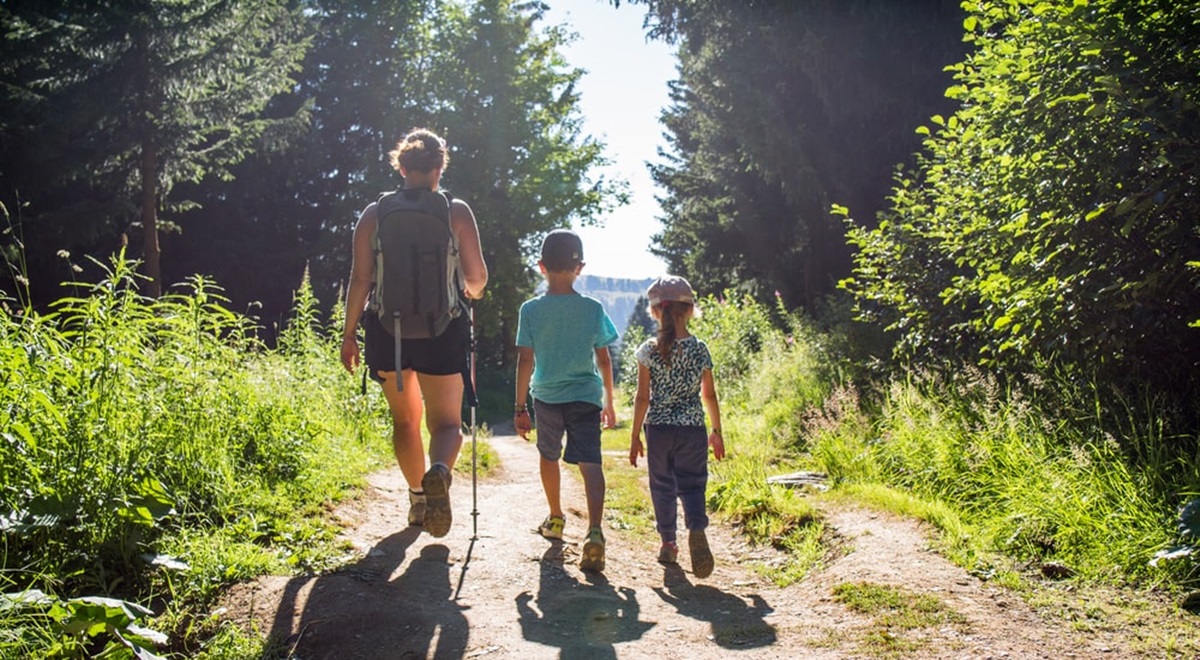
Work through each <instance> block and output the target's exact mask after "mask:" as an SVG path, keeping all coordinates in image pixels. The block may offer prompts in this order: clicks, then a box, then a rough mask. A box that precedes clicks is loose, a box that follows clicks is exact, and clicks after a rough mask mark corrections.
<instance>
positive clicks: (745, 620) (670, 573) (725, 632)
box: [654, 565, 777, 649]
mask: <svg viewBox="0 0 1200 660" xmlns="http://www.w3.org/2000/svg"><path fill="white" fill-rule="evenodd" d="M663 584H664V585H665V587H654V593H656V594H658V596H659V598H662V599H663V601H664V602H666V603H668V604H669V605H671V606H673V607H674V608H675V609H676V610H677V611H678V612H679V613H680V614H682V615H683V616H686V617H688V618H692V619H696V620H698V621H707V622H708V623H709V625H711V626H712V637H713V641H714V642H716V643H717V644H719V645H720V646H721V647H723V648H727V649H752V648H761V647H764V646H771V645H773V644H774V643H775V641H776V639H777V635H776V632H775V627H774V626H772V625H771V624H769V623H767V622H766V620H765V617H766V616H767V615H768V614H770V613H771V612H773V611H774V608H772V607H771V606H770V605H768V604H767V602H766V601H765V600H763V598H762V596H759V595H758V594H751V595H750V596H749V598H750V601H751V602H749V603H747V602H746V601H745V600H744V599H742V598H741V597H739V596H736V595H734V594H730V593H725V592H724V591H721V590H720V589H717V588H716V587H712V586H709V585H707V584H695V585H694V584H692V583H691V582H688V579H687V574H686V573H684V572H683V569H681V568H680V567H679V566H678V565H666V566H663Z"/></svg>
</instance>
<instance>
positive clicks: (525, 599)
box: [516, 541, 654, 660]
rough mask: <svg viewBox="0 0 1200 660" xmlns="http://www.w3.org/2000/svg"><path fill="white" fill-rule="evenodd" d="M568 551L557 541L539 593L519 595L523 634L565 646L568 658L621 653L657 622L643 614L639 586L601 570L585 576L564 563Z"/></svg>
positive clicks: (545, 557)
mask: <svg viewBox="0 0 1200 660" xmlns="http://www.w3.org/2000/svg"><path fill="white" fill-rule="evenodd" d="M562 551H563V544H562V542H561V541H555V542H553V544H552V545H551V547H550V549H549V550H547V551H546V553H545V554H544V555H543V556H542V560H541V562H539V564H540V567H541V575H540V580H539V582H538V592H537V597H536V598H535V597H534V596H533V595H532V594H530V593H529V592H528V591H525V592H522V593H521V594H519V595H518V596H517V597H516V605H517V614H518V615H519V616H520V623H521V633H522V635H524V637H525V639H526V640H528V641H530V642H535V643H538V644H543V645H546V646H553V647H557V648H559V649H561V651H560V653H559V657H560V658H564V659H566V658H569V659H571V660H575V658H595V659H601V658H616V657H617V652H616V649H615V648H614V645H615V644H620V643H622V642H631V641H634V640H637V639H640V638H641V637H642V635H644V634H646V631H647V630H649V629H650V628H652V627H653V626H654V624H653V623H650V622H648V621H639V620H638V617H639V614H640V607H639V606H638V601H637V595H636V594H635V593H634V590H633V589H629V588H626V587H621V588H620V589H614V588H613V586H612V585H611V584H609V582H608V580H607V579H606V578H605V577H604V576H603V575H601V574H598V573H589V574H587V576H586V580H587V582H586V583H583V582H580V581H579V580H577V579H576V578H575V577H573V576H572V575H570V574H569V573H567V572H566V570H564V569H563V554H562ZM535 605H536V608H535Z"/></svg>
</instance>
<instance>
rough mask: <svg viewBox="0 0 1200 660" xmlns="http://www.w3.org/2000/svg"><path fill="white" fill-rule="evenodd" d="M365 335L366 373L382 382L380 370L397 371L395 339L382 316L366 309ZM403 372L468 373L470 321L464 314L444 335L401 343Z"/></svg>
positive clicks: (431, 373)
mask: <svg viewBox="0 0 1200 660" xmlns="http://www.w3.org/2000/svg"><path fill="white" fill-rule="evenodd" d="M362 324H363V330H364V333H365V335H366V338H365V342H366V345H367V346H366V359H367V372H368V373H369V374H370V375H371V379H372V380H374V381H376V382H383V379H382V378H380V376H379V372H381V371H385V372H386V371H396V338H395V337H393V336H392V334H391V333H390V332H388V331H387V330H384V329H383V323H381V322H380V321H379V315H378V314H376V313H374V312H372V311H371V310H369V309H368V310H366V311H364V312H363V315H362ZM400 341H401V342H402V343H401V344H400V360H401V362H403V363H404V364H401V365H400V370H401V371H403V370H404V369H412V370H413V371H416V372H417V373H422V374H427V375H430V376H449V375H451V374H461V373H467V372H468V371H469V369H470V365H471V362H470V360H471V319H470V317H468V316H467V314H466V313H465V312H464V313H462V314H459V316H458V318H456V319H454V320H453V321H451V322H450V325H448V326H446V330H445V332H443V333H442V334H440V335H438V336H436V337H433V338H430V339H402V340H400Z"/></svg>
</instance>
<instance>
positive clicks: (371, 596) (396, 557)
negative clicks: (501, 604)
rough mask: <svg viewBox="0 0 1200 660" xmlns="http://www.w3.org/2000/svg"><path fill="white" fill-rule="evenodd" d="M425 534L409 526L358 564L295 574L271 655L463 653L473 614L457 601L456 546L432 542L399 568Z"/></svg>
mask: <svg viewBox="0 0 1200 660" xmlns="http://www.w3.org/2000/svg"><path fill="white" fill-rule="evenodd" d="M420 533H421V528H420V527H408V528H407V529H405V530H404V531H402V532H398V533H396V534H393V535H391V536H389V537H387V538H385V539H383V540H382V541H380V542H379V543H377V544H376V545H375V546H374V547H373V548H371V550H370V551H369V552H368V553H367V555H366V556H365V557H363V558H362V559H360V560H359V561H357V562H355V563H353V564H350V565H348V566H345V567H343V568H341V569H339V570H337V571H335V572H333V573H329V574H327V575H321V576H307V577H297V578H294V579H292V580H291V581H289V582H288V584H287V587H286V588H285V591H284V597H283V598H282V601H281V602H280V604H279V609H278V610H276V613H275V619H274V622H273V624H272V627H271V632H270V636H269V639H271V640H273V642H274V647H273V648H272V649H271V650H269V651H268V652H267V653H265V654H264V655H263V660H267V659H268V658H270V659H275V658H305V660H310V659H313V660H316V659H322V658H328V659H330V660H332V659H334V658H337V659H338V660H341V659H370V658H379V659H380V660H382V659H384V658H387V659H389V660H391V659H396V658H446V659H449V658H462V657H463V655H464V653H465V651H466V647H467V637H468V628H467V619H466V617H465V616H463V613H462V611H461V610H460V609H459V606H458V604H457V603H455V602H454V601H452V600H451V596H452V587H451V578H450V566H451V564H450V561H449V556H450V551H449V549H447V548H446V546H444V545H441V544H434V545H428V546H425V547H424V548H422V549H421V554H420V555H419V556H418V557H416V558H414V559H413V560H412V562H410V563H409V565H408V567H407V568H406V569H405V571H404V573H402V574H400V575H398V576H395V577H393V575H392V574H393V573H395V571H396V569H398V568H399V567H400V566H402V565H403V563H404V559H405V555H406V553H407V550H408V548H409V546H411V545H412V544H413V542H414V541H415V540H416V539H417V537H418V535H419V534H420ZM305 587H310V588H309V589H308V590H307V598H306V599H304V601H303V604H300V603H299V600H300V596H301V594H302V593H304V590H305ZM297 615H298V616H299V618H298V619H297ZM435 635H436V638H437V642H436V648H434V637H435Z"/></svg>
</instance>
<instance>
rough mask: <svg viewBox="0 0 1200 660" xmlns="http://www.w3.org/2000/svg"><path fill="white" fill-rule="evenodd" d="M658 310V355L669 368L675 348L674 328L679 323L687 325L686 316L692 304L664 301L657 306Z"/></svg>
mask: <svg viewBox="0 0 1200 660" xmlns="http://www.w3.org/2000/svg"><path fill="white" fill-rule="evenodd" d="M658 310H659V311H658V341H657V348H658V354H659V356H661V357H662V359H663V362H665V363H666V364H667V366H668V367H670V366H671V349H673V348H675V328H676V327H677V326H678V325H679V324H680V323H687V318H688V315H689V314H690V313H691V311H692V304H691V303H686V302H679V301H677V300H664V301H663V302H662V303H660V304H659V308H658ZM685 327H686V326H685Z"/></svg>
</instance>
